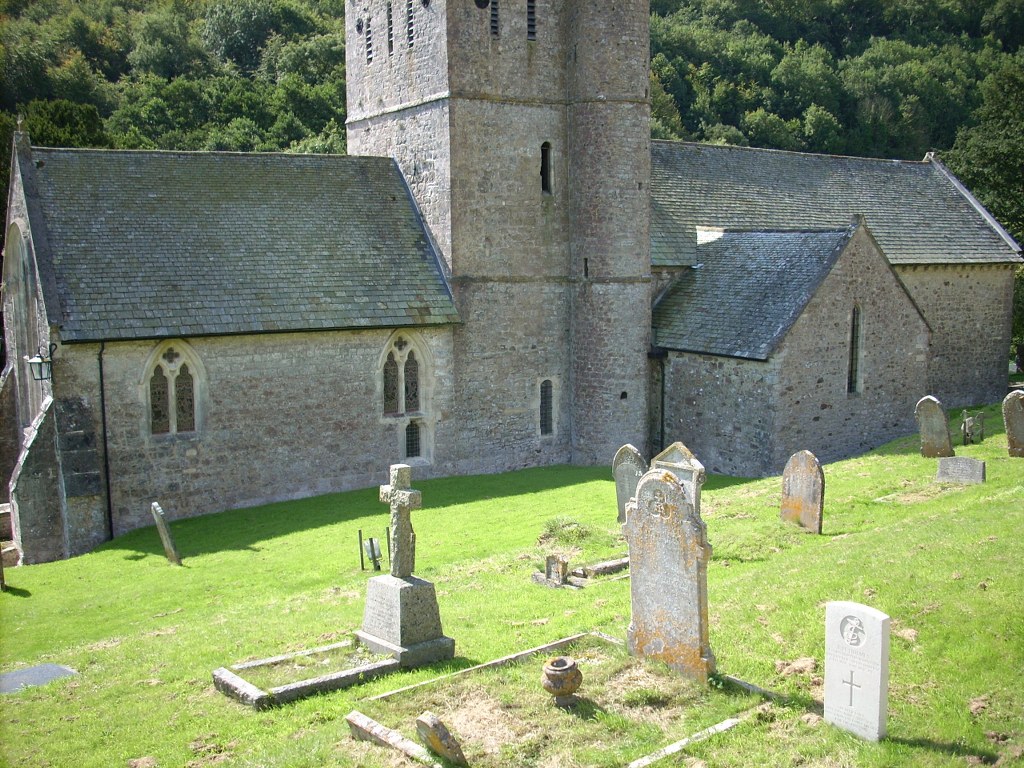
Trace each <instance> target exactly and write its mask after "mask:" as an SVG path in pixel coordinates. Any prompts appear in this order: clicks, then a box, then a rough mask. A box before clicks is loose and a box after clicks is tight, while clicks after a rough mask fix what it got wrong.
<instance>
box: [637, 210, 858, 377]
mask: <svg viewBox="0 0 1024 768" xmlns="http://www.w3.org/2000/svg"><path fill="white" fill-rule="evenodd" d="M854 231H855V227H853V226H849V227H847V228H845V229H841V230H826V231H803V232H800V231H788V232H782V231H728V232H724V233H722V234H721V235H720V236H719V237H717V239H713V240H710V241H708V242H705V243H701V244H699V245H696V246H695V252H696V256H697V258H698V264H699V266H696V267H694V268H691V269H686V270H683V271H682V272H681V274H680V275H679V276H678V278H677V279H676V282H674V283H673V284H672V285H670V286H669V288H668V289H667V290H666V292H665V294H664V295H663V296H661V297H660V298H659V300H658V301H657V303H656V304H655V307H654V343H655V345H657V346H659V347H665V348H667V349H674V350H679V351H685V352H697V353H701V354H708V355H721V356H726V357H740V358H746V359H750V360H767V359H768V357H769V356H770V355H771V353H772V351H773V350H774V349H775V347H776V346H777V345H778V343H779V342H780V341H781V340H782V339H783V337H784V336H785V335H786V333H787V332H788V331H789V329H790V328H791V327H792V325H793V323H794V322H796V319H797V318H798V317H799V316H800V313H801V312H803V309H804V307H805V306H807V303H808V302H809V301H810V300H811V297H812V296H813V295H814V292H815V291H816V290H817V288H818V286H819V285H820V284H821V282H822V280H824V279H825V277H826V275H828V273H829V271H830V270H831V269H832V267H833V265H834V264H835V263H836V260H837V259H838V258H839V255H840V254H841V253H842V251H843V249H844V248H845V247H846V245H847V243H848V242H849V241H850V238H851V237H853V233H854Z"/></svg>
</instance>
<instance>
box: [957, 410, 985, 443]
mask: <svg viewBox="0 0 1024 768" xmlns="http://www.w3.org/2000/svg"><path fill="white" fill-rule="evenodd" d="M960 437H961V438H962V439H963V444H964V445H968V444H969V443H980V442H981V441H982V440H984V439H985V412H984V411H978V412H977V413H976V414H974V415H973V416H971V414H970V413H968V412H967V409H966V408H964V410H963V413H962V414H961V415H960Z"/></svg>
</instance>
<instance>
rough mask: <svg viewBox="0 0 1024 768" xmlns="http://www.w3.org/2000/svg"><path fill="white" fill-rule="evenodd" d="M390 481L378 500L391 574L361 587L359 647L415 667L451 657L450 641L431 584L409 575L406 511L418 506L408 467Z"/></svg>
mask: <svg viewBox="0 0 1024 768" xmlns="http://www.w3.org/2000/svg"><path fill="white" fill-rule="evenodd" d="M389 477H390V480H391V482H390V483H388V484H387V485H382V486H381V487H380V500H381V501H382V502H384V503H385V504H388V505H390V507H391V573H390V574H389V575H383V576H374V577H373V578H371V579H370V580H369V581H368V582H367V584H366V607H365V608H364V610H363V627H362V629H360V630H357V631H356V633H355V634H356V637H357V638H358V640H359V642H360V643H362V644H363V645H364V646H366V647H367V648H369V649H370V650H371V651H372V652H373V653H388V654H391V656H392V657H393V658H395V659H397V660H398V661H399V663H400V664H402V666H405V667H417V666H420V665H422V664H430V663H432V662H434V661H440V660H442V659H450V658H452V657H453V656H454V655H455V641H454V640H452V638H450V637H446V636H445V635H444V634H443V632H442V629H441V613H440V611H439V610H438V606H437V593H436V591H435V590H434V585H433V584H432V583H431V582H429V581H426V580H424V579H419V578H417V577H415V576H413V575H412V572H413V569H414V567H415V561H416V534H415V533H413V530H412V520H411V519H410V512H411V511H412V510H413V509H419V508H420V506H421V505H422V495H421V494H420V492H419V491H414V490H413V489H412V488H411V487H410V486H411V485H412V467H410V466H409V465H408V464H393V465H392V466H391V468H390V474H389Z"/></svg>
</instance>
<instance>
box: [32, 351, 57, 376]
mask: <svg viewBox="0 0 1024 768" xmlns="http://www.w3.org/2000/svg"><path fill="white" fill-rule="evenodd" d="M56 351H57V345H56V344H51V345H50V350H49V353H48V354H44V353H43V346H42V345H41V344H40V345H39V351H38V352H36V356H35V357H30V358H28V360H27V361H26V362H28V368H29V370H30V371H32V378H33V379H35V380H36V381H49V380H50V379H52V378H53V353H54V352H56Z"/></svg>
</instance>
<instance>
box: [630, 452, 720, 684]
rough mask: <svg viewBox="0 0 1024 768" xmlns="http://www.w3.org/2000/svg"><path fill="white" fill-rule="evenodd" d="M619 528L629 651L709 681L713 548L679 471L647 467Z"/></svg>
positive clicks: (711, 656)
mask: <svg viewBox="0 0 1024 768" xmlns="http://www.w3.org/2000/svg"><path fill="white" fill-rule="evenodd" d="M698 466H699V463H698ZM701 469H703V468H701ZM689 470H690V471H692V472H693V473H694V476H698V475H701V474H702V472H699V471H698V470H697V469H696V467H689ZM622 530H623V533H624V534H625V535H626V540H627V541H628V543H629V561H630V597H631V599H632V620H631V621H630V625H629V632H628V645H629V652H630V653H631V654H632V655H634V656H641V657H645V658H654V659H659V660H661V661H663V662H665V663H666V664H668V665H669V666H670V667H671V668H672V669H675V670H676V671H678V672H680V673H681V674H683V675H685V676H687V677H690V678H692V679H695V680H699V681H701V682H707V679H708V676H709V675H711V674H713V673H714V671H715V657H714V654H712V652H711V644H710V643H709V642H708V590H707V582H708V579H707V564H708V561H709V560H710V559H711V545H710V544H708V540H707V529H706V528H705V526H704V521H703V520H701V517H700V508H699V507H697V506H696V505H695V504H694V503H693V502H692V501H691V497H690V495H689V494H688V492H687V488H686V486H685V485H684V484H683V483H681V482H680V481H679V478H678V477H677V476H676V475H674V474H673V473H672V472H669V471H667V470H664V469H651V470H650V471H649V472H647V473H646V474H645V475H644V476H643V477H642V478H640V483H639V484H638V485H637V489H636V496H635V498H634V499H632V500H631V501H630V502H629V504H628V506H627V507H626V523H625V525H623V526H622Z"/></svg>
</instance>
